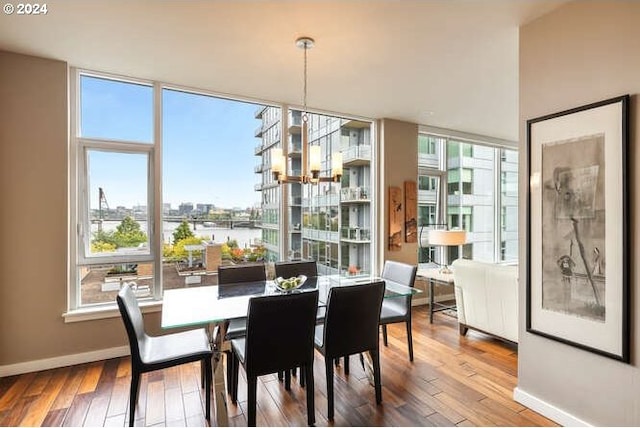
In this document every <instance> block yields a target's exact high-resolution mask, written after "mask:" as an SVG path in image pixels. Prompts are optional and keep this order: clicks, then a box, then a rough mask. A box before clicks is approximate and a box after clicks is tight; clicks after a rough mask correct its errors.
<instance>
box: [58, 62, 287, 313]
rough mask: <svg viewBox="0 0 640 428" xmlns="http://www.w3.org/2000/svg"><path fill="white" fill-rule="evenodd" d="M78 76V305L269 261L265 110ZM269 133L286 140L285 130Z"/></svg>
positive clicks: (273, 206)
mask: <svg viewBox="0 0 640 428" xmlns="http://www.w3.org/2000/svg"><path fill="white" fill-rule="evenodd" d="M74 78H75V79H76V80H75V85H74V86H75V88H76V91H75V92H76V93H77V107H78V108H77V111H75V114H74V116H73V117H74V119H75V127H74V129H75V130H76V132H74V134H73V135H72V137H73V143H74V144H73V149H72V153H73V154H74V156H75V162H74V168H75V177H76V179H75V182H74V183H73V184H74V186H73V195H74V198H73V200H75V205H76V206H77V210H76V211H75V212H74V223H75V224H74V228H75V229H76V230H77V239H76V240H75V242H74V244H73V249H74V254H73V255H72V263H73V271H72V272H73V281H72V286H71V288H70V293H69V296H70V299H69V307H70V309H76V308H81V307H86V306H92V305H101V304H113V302H114V301H115V295H116V293H117V291H118V290H119V289H120V287H121V286H122V285H123V284H125V283H128V284H130V285H132V287H133V288H134V290H135V293H136V295H137V296H138V297H139V298H160V297H161V295H162V290H163V289H167V288H173V287H184V286H197V285H206V284H212V283H215V282H212V281H215V279H214V278H215V276H214V275H211V274H212V273H213V272H215V271H216V270H217V266H219V265H220V264H225V263H227V262H229V263H233V262H235V261H237V260H247V259H251V258H263V257H264V247H263V245H262V238H263V236H262V231H261V229H260V224H261V214H262V195H261V193H259V192H256V190H259V189H256V188H255V175H254V172H256V167H255V160H254V159H255V155H256V148H255V138H256V136H257V134H259V133H261V132H262V129H261V126H262V125H261V122H260V118H258V117H256V116H257V115H256V110H257V106H256V105H254V104H248V103H244V102H240V101H235V100H229V99H223V98H218V97H213V96H209V95H203V94H195V93H190V92H185V91H179V90H175V89H170V88H165V87H163V86H162V85H160V84H157V83H152V82H143V81H135V80H132V79H127V80H124V79H119V78H111V77H106V76H102V75H94V74H85V73H77V74H74ZM75 105H76V104H75V103H74V106H75ZM261 108H263V106H260V108H258V110H260V109H261ZM274 109H275V112H274V115H275V114H276V113H277V116H278V117H279V111H280V109H279V108H274ZM278 117H276V120H277V119H278ZM256 125H260V130H259V131H256ZM266 132H267V133H268V134H269V135H273V136H274V139H275V138H277V136H278V135H279V128H278V127H276V128H275V130H266ZM267 161H268V159H267ZM159 189H162V191H161V192H160V190H159ZM264 200H265V202H266V204H265V206H267V207H269V209H268V210H266V214H267V221H275V222H276V223H277V220H278V217H279V211H278V202H279V195H278V194H277V189H276V188H274V189H273V190H272V191H267V192H265V193H264ZM274 234H275V235H277V226H276V227H274V231H272V232H267V233H265V236H264V241H265V242H268V243H272V242H275V245H276V246H277V244H278V242H277V236H275V237H274V236H273V235H274Z"/></svg>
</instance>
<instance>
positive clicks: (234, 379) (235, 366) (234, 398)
mask: <svg viewBox="0 0 640 428" xmlns="http://www.w3.org/2000/svg"><path fill="white" fill-rule="evenodd" d="M231 364H232V370H233V374H232V375H231V402H232V403H233V404H237V403H238V372H239V371H240V359H239V358H238V357H236V354H234V353H232V354H231Z"/></svg>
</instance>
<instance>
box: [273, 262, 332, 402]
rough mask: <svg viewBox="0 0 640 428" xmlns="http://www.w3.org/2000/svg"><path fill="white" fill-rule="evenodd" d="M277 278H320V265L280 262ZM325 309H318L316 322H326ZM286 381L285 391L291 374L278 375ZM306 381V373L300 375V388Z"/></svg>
mask: <svg viewBox="0 0 640 428" xmlns="http://www.w3.org/2000/svg"><path fill="white" fill-rule="evenodd" d="M275 273H276V277H282V278H291V277H292V276H298V275H305V276H306V277H307V278H315V277H317V276H318V264H317V263H316V261H315V260H293V261H280V262H276V263H275ZM324 314H325V310H324V308H318V310H317V312H316V322H318V323H322V322H324ZM296 373H297V369H295V368H294V369H293V370H291V374H293V375H294V376H295V375H296ZM283 378H284V380H285V389H287V390H289V389H290V382H291V379H290V377H289V373H288V372H287V373H286V374H283V373H281V372H280V373H278V379H279V380H282V379H283ZM304 384H305V379H304V373H301V374H300V386H304Z"/></svg>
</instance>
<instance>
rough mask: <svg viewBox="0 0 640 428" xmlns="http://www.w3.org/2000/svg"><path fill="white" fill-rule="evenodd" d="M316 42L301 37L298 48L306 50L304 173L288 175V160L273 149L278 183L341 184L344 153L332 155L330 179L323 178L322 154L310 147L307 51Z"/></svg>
mask: <svg viewBox="0 0 640 428" xmlns="http://www.w3.org/2000/svg"><path fill="white" fill-rule="evenodd" d="M314 44H315V41H314V40H313V39H312V38H311V37H299V38H298V39H297V40H296V46H297V47H299V48H300V49H303V50H304V88H303V94H304V96H303V110H302V159H301V161H302V171H301V174H300V175H287V160H286V158H285V156H284V154H283V153H282V149H281V148H274V149H271V172H272V173H273V179H274V180H276V181H277V182H278V183H280V184H282V183H312V184H317V183H319V182H334V183H335V182H339V181H340V178H341V177H342V153H340V152H336V153H332V155H331V171H332V175H331V176H330V177H321V176H320V168H321V161H320V157H321V153H320V146H319V145H317V144H314V145H311V146H309V124H308V122H309V115H308V113H307V51H308V50H309V49H311V48H312V47H313V45H314Z"/></svg>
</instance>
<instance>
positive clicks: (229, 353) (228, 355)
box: [224, 351, 234, 394]
mask: <svg viewBox="0 0 640 428" xmlns="http://www.w3.org/2000/svg"><path fill="white" fill-rule="evenodd" d="M224 356H225V359H226V361H227V394H231V391H232V389H231V384H232V383H233V358H234V356H233V351H225V352H224Z"/></svg>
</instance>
